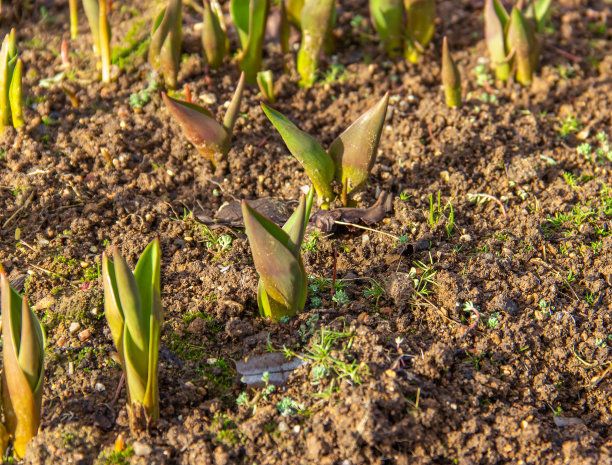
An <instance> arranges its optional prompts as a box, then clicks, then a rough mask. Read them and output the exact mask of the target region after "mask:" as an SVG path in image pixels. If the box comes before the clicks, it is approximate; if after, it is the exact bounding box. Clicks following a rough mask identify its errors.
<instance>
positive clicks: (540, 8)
mask: <svg viewBox="0 0 612 465" xmlns="http://www.w3.org/2000/svg"><path fill="white" fill-rule="evenodd" d="M551 3H552V0H538V1H537V2H535V21H536V25H537V32H543V31H544V26H545V25H546V23H547V22H548V21H549V19H550V5H551Z"/></svg>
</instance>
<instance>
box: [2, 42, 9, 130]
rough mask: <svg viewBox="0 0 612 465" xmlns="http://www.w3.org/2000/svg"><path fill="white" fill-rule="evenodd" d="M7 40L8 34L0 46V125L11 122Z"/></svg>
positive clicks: (6, 124)
mask: <svg viewBox="0 0 612 465" xmlns="http://www.w3.org/2000/svg"><path fill="white" fill-rule="evenodd" d="M8 42H9V36H8V35H7V36H5V37H4V40H3V41H2V48H0V127H4V126H8V125H10V124H11V108H10V104H9V98H8V94H9V86H10V85H11V83H10V81H9V69H8V46H9V45H8Z"/></svg>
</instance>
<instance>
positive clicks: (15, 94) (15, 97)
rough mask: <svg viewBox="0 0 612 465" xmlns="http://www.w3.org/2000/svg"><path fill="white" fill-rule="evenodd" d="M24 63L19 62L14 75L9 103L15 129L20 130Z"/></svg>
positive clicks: (21, 123)
mask: <svg viewBox="0 0 612 465" xmlns="http://www.w3.org/2000/svg"><path fill="white" fill-rule="evenodd" d="M21 75H22V63H21V59H18V60H17V64H16V65H15V69H14V70H13V75H12V77H11V85H10V87H9V97H8V99H9V103H10V105H11V117H12V119H13V127H14V128H18V127H20V126H23V124H24V120H23V89H22V87H21V82H22V79H21Z"/></svg>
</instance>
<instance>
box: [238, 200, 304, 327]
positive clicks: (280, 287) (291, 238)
mask: <svg viewBox="0 0 612 465" xmlns="http://www.w3.org/2000/svg"><path fill="white" fill-rule="evenodd" d="M313 197H314V191H313V190H312V189H311V190H310V192H309V193H308V196H302V197H301V198H300V203H299V205H298V208H297V209H296V210H295V212H293V215H291V217H290V218H289V219H288V220H287V222H286V223H285V225H284V226H283V228H282V229H281V228H279V227H278V226H277V225H275V224H274V223H272V222H271V221H270V220H268V219H267V218H265V217H264V216H262V215H260V214H259V213H258V212H257V211H255V210H254V209H253V208H251V207H250V206H249V205H248V204H247V202H246V201H245V200H243V201H242V216H243V218H244V226H245V230H246V234H247V237H248V238H249V244H250V245H251V253H252V254H253V261H254V262H255V268H256V269H257V272H258V273H259V284H258V286H257V305H258V306H259V312H260V314H261V316H262V317H264V318H270V319H271V320H272V321H274V322H277V323H278V322H279V320H280V319H281V318H282V317H283V316H289V317H292V316H294V315H295V314H296V313H297V312H299V311H301V310H302V309H303V308H304V305H305V304H306V296H307V293H308V281H307V279H306V270H305V269H304V263H303V262H302V255H301V250H300V249H301V246H302V239H303V238H304V231H305V230H306V225H307V223H308V219H309V218H310V210H311V208H312V200H313Z"/></svg>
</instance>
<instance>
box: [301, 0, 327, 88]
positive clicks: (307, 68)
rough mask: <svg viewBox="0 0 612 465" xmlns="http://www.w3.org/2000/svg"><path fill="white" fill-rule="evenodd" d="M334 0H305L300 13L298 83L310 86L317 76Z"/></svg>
mask: <svg viewBox="0 0 612 465" xmlns="http://www.w3.org/2000/svg"><path fill="white" fill-rule="evenodd" d="M334 11H335V3H334V0H306V1H305V3H304V7H303V8H302V14H301V26H302V44H301V46H300V51H299V52H298V56H297V70H298V73H300V76H301V80H300V85H301V86H302V87H312V86H313V84H314V82H315V80H316V78H317V68H318V66H319V56H320V54H321V50H322V49H323V45H324V42H325V38H326V36H327V35H328V33H329V31H330V30H331V24H332V19H333V17H334Z"/></svg>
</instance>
